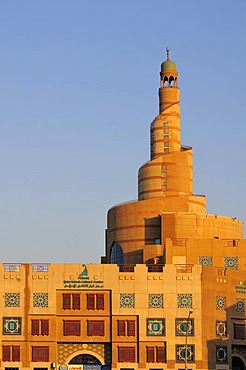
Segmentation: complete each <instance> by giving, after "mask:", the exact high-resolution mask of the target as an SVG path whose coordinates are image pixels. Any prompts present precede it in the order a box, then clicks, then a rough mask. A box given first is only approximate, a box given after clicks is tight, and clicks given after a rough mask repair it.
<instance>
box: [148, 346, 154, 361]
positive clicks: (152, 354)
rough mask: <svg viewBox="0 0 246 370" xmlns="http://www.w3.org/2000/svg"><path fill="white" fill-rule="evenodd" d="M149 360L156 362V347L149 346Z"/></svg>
mask: <svg viewBox="0 0 246 370" xmlns="http://www.w3.org/2000/svg"><path fill="white" fill-rule="evenodd" d="M147 362H155V348H154V347H147Z"/></svg>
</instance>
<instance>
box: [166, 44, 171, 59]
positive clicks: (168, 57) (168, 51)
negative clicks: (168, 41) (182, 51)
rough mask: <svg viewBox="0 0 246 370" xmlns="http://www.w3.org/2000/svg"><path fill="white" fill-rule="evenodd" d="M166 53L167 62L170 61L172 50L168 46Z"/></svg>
mask: <svg viewBox="0 0 246 370" xmlns="http://www.w3.org/2000/svg"><path fill="white" fill-rule="evenodd" d="M166 52H167V60H170V49H169V47H168V46H167V47H166Z"/></svg>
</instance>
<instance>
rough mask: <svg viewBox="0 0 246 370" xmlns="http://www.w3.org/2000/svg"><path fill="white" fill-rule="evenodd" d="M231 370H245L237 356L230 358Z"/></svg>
mask: <svg viewBox="0 0 246 370" xmlns="http://www.w3.org/2000/svg"><path fill="white" fill-rule="evenodd" d="M232 370H246V367H245V365H244V363H243V360H242V359H241V358H240V357H238V356H232Z"/></svg>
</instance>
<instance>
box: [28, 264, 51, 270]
mask: <svg viewBox="0 0 246 370" xmlns="http://www.w3.org/2000/svg"><path fill="white" fill-rule="evenodd" d="M49 265H50V264H49V263H32V270H33V272H48V270H49Z"/></svg>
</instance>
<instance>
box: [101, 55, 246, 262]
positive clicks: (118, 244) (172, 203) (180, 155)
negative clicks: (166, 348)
mask: <svg viewBox="0 0 246 370" xmlns="http://www.w3.org/2000/svg"><path fill="white" fill-rule="evenodd" d="M242 237H243V224H242V222H240V221H239V220H237V219H234V218H231V217H224V216H218V215H211V214H207V213H206V197H205V196H204V195H195V194H194V193H193V153H192V147H190V146H185V145H182V144H181V130H180V89H179V84H178V71H177V67H176V63H175V62H173V61H172V60H170V52H169V49H167V59H166V61H164V62H163V63H162V64H161V72H160V88H159V115H158V116H157V117H156V118H155V119H154V120H153V122H152V123H151V125H150V160H149V161H148V162H146V163H145V164H143V165H142V166H141V167H140V169H139V171H138V200H137V201H133V202H127V203H124V204H120V205H116V206H114V207H112V208H111V209H110V210H109V211H108V221H107V231H106V256H105V257H103V258H102V262H103V263H118V264H124V265H126V264H136V263H147V264H166V263H198V261H197V258H199V256H204V255H205V256H207V255H208V251H207V250H206V249H207V247H208V246H209V248H211V251H210V252H209V256H214V263H215V264H216V266H221V265H224V262H223V256H225V248H226V247H229V246H230V245H231V244H232V245H233V246H237V245H238V242H239V240H240V239H241V238H242ZM226 253H227V252H226ZM244 263H245V261H244Z"/></svg>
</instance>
